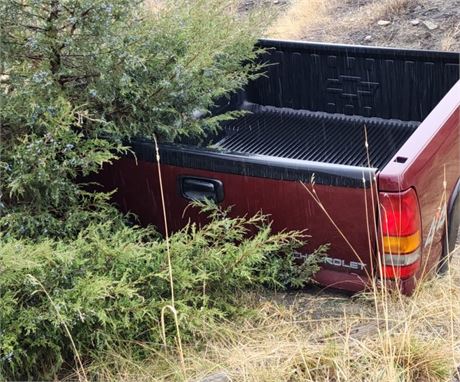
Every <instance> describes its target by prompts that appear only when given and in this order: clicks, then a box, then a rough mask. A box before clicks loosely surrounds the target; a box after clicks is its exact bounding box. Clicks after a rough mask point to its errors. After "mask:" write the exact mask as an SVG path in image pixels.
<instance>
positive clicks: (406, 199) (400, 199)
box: [380, 188, 420, 237]
mask: <svg viewBox="0 0 460 382" xmlns="http://www.w3.org/2000/svg"><path fill="white" fill-rule="evenodd" d="M380 221H381V224H382V233H383V236H384V237H385V236H389V237H401V236H410V235H413V234H415V233H416V232H418V231H419V230H420V213H419V208H418V201H417V195H416V194H415V191H414V190H413V189H412V188H411V189H409V190H407V191H404V192H402V193H388V192H382V193H381V194H380Z"/></svg>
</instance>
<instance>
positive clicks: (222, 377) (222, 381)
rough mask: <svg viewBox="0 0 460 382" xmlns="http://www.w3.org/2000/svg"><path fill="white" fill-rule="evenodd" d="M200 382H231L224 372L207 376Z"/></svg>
mask: <svg viewBox="0 0 460 382" xmlns="http://www.w3.org/2000/svg"><path fill="white" fill-rule="evenodd" d="M200 382H231V378H230V377H229V376H228V375H227V374H226V373H224V372H219V373H215V374H212V375H208V376H207V377H205V378H203V379H202V380H201V381H200Z"/></svg>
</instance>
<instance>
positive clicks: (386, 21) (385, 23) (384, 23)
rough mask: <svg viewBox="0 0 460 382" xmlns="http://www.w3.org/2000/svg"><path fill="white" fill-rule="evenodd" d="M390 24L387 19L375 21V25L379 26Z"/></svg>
mask: <svg viewBox="0 0 460 382" xmlns="http://www.w3.org/2000/svg"><path fill="white" fill-rule="evenodd" d="M390 24H391V21H388V20H379V21H378V22H377V25H380V26H381V27H385V26H387V25H390Z"/></svg>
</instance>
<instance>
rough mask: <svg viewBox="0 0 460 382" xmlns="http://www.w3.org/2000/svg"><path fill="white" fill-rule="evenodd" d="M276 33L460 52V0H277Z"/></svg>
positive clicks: (275, 35) (340, 41)
mask: <svg viewBox="0 0 460 382" xmlns="http://www.w3.org/2000/svg"><path fill="white" fill-rule="evenodd" d="M272 3H273V4H275V6H277V7H279V12H280V14H281V16H280V17H279V19H278V20H277V22H276V23H275V26H274V27H273V28H272V30H271V31H270V32H269V35H270V37H275V38H288V39H300V40H309V41H322V42H330V43H345V44H360V45H374V46H390V47H405V48H413V49H430V50H447V51H458V52H460V0H342V1H340V0H292V1H291V3H290V4H287V2H286V1H278V2H276V1H274V2H272Z"/></svg>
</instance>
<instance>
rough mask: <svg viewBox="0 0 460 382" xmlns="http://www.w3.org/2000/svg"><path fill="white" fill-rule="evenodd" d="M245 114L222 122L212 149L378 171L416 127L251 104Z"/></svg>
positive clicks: (406, 124)
mask: <svg viewBox="0 0 460 382" xmlns="http://www.w3.org/2000/svg"><path fill="white" fill-rule="evenodd" d="M245 109H247V110H248V114H247V115H245V116H243V117H240V118H238V119H236V120H233V121H231V122H230V123H228V124H227V125H226V127H225V134H224V137H223V138H221V139H220V141H218V142H217V143H216V144H215V145H213V147H214V148H217V149H220V150H223V151H228V152H234V153H244V154H254V155H264V156H272V157H277V158H288V159H298V160H306V161H314V162H323V163H331V164H342V165H349V166H360V167H367V166H368V165H369V164H370V167H375V168H378V169H381V168H383V167H384V166H385V165H386V164H387V163H388V161H389V160H390V159H391V158H392V156H393V155H394V154H395V153H396V151H397V150H398V149H399V148H400V147H401V146H402V144H403V143H404V142H405V141H406V140H407V139H408V138H409V136H410V135H411V134H412V133H413V132H414V130H415V129H416V128H417V126H418V125H419V122H407V121H399V120H389V119H382V118H366V117H362V116H348V115H343V114H331V113H325V112H311V111H307V110H293V109H287V108H277V107H272V106H260V105H254V104H248V105H246V106H245ZM366 133H367V141H368V150H366V144H365V142H366V139H365V137H366ZM367 154H369V162H370V163H368V157H367Z"/></svg>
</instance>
